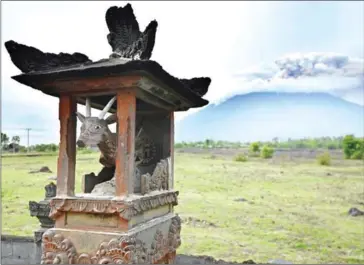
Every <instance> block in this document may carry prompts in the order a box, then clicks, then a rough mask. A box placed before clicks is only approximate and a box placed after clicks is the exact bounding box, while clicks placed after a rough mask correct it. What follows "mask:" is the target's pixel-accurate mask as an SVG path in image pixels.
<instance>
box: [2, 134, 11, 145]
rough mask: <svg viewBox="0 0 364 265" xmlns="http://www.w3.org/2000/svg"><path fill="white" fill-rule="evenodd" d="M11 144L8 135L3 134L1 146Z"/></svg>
mask: <svg viewBox="0 0 364 265" xmlns="http://www.w3.org/2000/svg"><path fill="white" fill-rule="evenodd" d="M8 143H9V137H8V136H7V135H6V133H1V145H2V146H3V145H7V144H8Z"/></svg>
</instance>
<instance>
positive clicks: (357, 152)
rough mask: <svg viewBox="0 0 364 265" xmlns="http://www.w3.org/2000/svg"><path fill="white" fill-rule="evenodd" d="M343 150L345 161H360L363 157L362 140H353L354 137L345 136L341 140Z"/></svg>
mask: <svg viewBox="0 0 364 265" xmlns="http://www.w3.org/2000/svg"><path fill="white" fill-rule="evenodd" d="M343 148H344V154H345V158H346V159H362V158H363V156H364V139H359V138H355V137H354V135H346V136H345V137H344V140H343Z"/></svg>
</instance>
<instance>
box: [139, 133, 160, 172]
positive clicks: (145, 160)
mask: <svg viewBox="0 0 364 265" xmlns="http://www.w3.org/2000/svg"><path fill="white" fill-rule="evenodd" d="M156 155H157V147H156V145H155V143H154V142H153V141H152V139H151V138H150V137H149V136H148V135H147V134H146V133H145V131H144V130H142V131H141V133H140V135H138V137H137V138H136V141H135V157H136V165H137V166H139V165H140V166H148V165H150V164H151V163H152V162H153V160H154V159H155V157H156Z"/></svg>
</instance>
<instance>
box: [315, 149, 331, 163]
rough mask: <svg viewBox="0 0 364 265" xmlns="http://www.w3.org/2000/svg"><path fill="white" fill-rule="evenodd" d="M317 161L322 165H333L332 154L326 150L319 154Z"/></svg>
mask: <svg viewBox="0 0 364 265" xmlns="http://www.w3.org/2000/svg"><path fill="white" fill-rule="evenodd" d="M317 162H318V163H319V164H320V165H322V166H329V165H331V156H330V154H329V152H325V153H323V154H321V155H318V156H317Z"/></svg>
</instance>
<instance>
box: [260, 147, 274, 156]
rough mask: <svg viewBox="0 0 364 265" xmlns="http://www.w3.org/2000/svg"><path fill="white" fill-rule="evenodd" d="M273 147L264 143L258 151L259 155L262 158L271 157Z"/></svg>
mask: <svg viewBox="0 0 364 265" xmlns="http://www.w3.org/2000/svg"><path fill="white" fill-rule="evenodd" d="M273 153H274V149H273V148H272V147H270V146H268V145H264V146H263V148H262V151H261V152H260V157H262V158H272V157H273Z"/></svg>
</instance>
